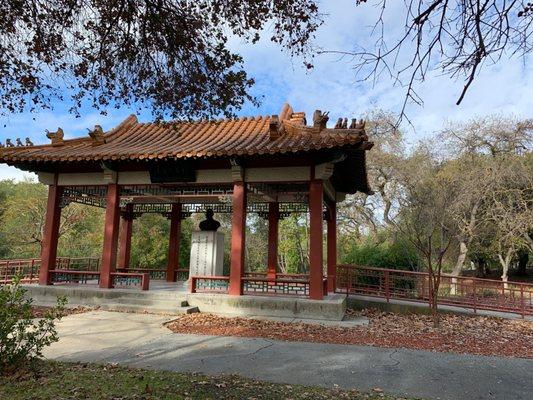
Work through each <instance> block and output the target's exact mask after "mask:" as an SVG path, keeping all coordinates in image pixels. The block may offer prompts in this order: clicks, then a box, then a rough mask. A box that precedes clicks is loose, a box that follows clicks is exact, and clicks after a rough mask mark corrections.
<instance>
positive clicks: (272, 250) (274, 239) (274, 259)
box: [267, 202, 279, 279]
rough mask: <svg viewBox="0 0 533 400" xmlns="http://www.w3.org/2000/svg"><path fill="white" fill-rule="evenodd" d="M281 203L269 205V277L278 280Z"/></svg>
mask: <svg viewBox="0 0 533 400" xmlns="http://www.w3.org/2000/svg"><path fill="white" fill-rule="evenodd" d="M278 232H279V203H277V202H272V203H268V270H267V277H268V278H271V279H275V278H276V274H277V270H278Z"/></svg>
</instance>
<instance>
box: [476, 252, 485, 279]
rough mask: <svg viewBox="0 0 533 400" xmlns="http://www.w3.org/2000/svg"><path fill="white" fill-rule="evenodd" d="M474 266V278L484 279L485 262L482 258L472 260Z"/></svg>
mask: <svg viewBox="0 0 533 400" xmlns="http://www.w3.org/2000/svg"><path fill="white" fill-rule="evenodd" d="M474 264H475V266H476V276H477V277H478V278H484V277H485V274H486V266H487V261H486V260H485V258H483V257H476V259H475V260H474Z"/></svg>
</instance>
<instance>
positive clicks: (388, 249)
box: [341, 238, 420, 271]
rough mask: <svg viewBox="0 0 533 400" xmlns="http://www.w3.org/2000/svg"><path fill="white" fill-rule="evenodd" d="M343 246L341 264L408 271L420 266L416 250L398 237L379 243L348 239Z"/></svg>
mask: <svg viewBox="0 0 533 400" xmlns="http://www.w3.org/2000/svg"><path fill="white" fill-rule="evenodd" d="M343 247H344V249H343V253H342V255H341V263H343V264H356V265H363V266H368V267H376V268H390V269H401V270H410V271H416V270H418V269H419V266H420V259H419V257H418V254H417V252H416V250H415V249H414V248H413V246H412V245H411V244H410V243H409V242H407V241H406V240H402V239H400V238H398V239H396V240H394V241H393V240H386V241H384V242H381V243H373V242H372V241H371V240H367V241H365V242H363V243H357V242H355V241H349V242H347V243H345V244H344V246H343Z"/></svg>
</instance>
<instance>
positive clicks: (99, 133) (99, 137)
mask: <svg viewBox="0 0 533 400" xmlns="http://www.w3.org/2000/svg"><path fill="white" fill-rule="evenodd" d="M87 130H88V131H89V136H90V137H91V139H92V145H93V146H99V145H101V144H104V143H105V137H104V130H103V129H102V127H101V126H100V125H95V126H94V129H93V130H92V131H91V130H90V129H87Z"/></svg>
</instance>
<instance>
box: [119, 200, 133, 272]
mask: <svg viewBox="0 0 533 400" xmlns="http://www.w3.org/2000/svg"><path fill="white" fill-rule="evenodd" d="M132 230H133V204H126V209H125V212H124V215H123V218H122V223H121V226H120V246H119V254H118V267H119V268H122V269H128V268H129V266H130V256H131V234H132Z"/></svg>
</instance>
